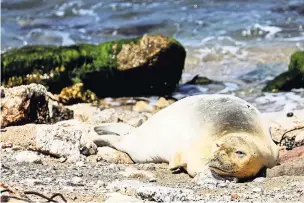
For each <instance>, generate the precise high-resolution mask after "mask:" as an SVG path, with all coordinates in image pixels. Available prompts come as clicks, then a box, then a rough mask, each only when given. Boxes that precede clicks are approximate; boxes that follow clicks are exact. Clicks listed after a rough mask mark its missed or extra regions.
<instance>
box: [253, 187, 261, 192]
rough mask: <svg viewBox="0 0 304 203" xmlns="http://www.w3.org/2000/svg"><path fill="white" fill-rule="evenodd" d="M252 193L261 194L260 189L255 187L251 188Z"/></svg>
mask: <svg viewBox="0 0 304 203" xmlns="http://www.w3.org/2000/svg"><path fill="white" fill-rule="evenodd" d="M252 192H255V193H260V192H262V189H261V188H259V187H256V188H253V189H252Z"/></svg>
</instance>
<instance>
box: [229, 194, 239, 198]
mask: <svg viewBox="0 0 304 203" xmlns="http://www.w3.org/2000/svg"><path fill="white" fill-rule="evenodd" d="M239 197H240V196H239V195H238V194H231V198H232V199H238V198H239Z"/></svg>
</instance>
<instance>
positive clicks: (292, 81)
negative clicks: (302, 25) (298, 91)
mask: <svg viewBox="0 0 304 203" xmlns="http://www.w3.org/2000/svg"><path fill="white" fill-rule="evenodd" d="M293 88H304V51H297V52H295V53H294V54H292V56H291V59H290V64H289V67H288V71H286V72H284V73H282V74H280V75H278V76H277V77H276V78H274V79H273V80H272V81H270V82H268V84H267V85H266V87H265V88H264V89H263V91H267V92H277V91H289V90H291V89H293Z"/></svg>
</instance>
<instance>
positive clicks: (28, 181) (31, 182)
mask: <svg viewBox="0 0 304 203" xmlns="http://www.w3.org/2000/svg"><path fill="white" fill-rule="evenodd" d="M23 182H24V183H26V184H27V185H28V186H35V185H39V184H41V180H39V179H31V178H27V179H25V180H24V181H23Z"/></svg>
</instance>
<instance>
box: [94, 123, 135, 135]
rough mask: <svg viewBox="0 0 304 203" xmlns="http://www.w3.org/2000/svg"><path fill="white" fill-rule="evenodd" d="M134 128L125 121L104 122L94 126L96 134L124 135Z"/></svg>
mask: <svg viewBox="0 0 304 203" xmlns="http://www.w3.org/2000/svg"><path fill="white" fill-rule="evenodd" d="M133 129H134V127H133V126H130V125H128V124H125V123H104V124H102V125H100V126H97V127H95V128H94V131H95V132H96V133H97V134H98V135H125V134H128V133H130V132H131V131H132V130H133Z"/></svg>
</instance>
